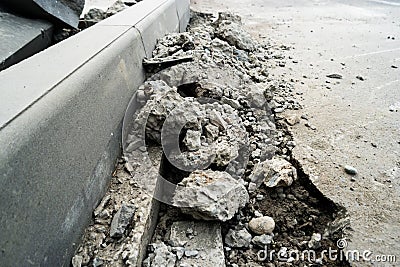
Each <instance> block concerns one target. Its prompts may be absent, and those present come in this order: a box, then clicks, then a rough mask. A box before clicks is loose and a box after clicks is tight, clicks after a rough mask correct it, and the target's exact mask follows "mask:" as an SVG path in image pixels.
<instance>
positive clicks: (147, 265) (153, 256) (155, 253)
mask: <svg viewBox="0 0 400 267" xmlns="http://www.w3.org/2000/svg"><path fill="white" fill-rule="evenodd" d="M150 247H151V250H152V252H151V253H149V256H148V258H146V259H145V260H144V261H143V266H144V267H175V263H176V260H177V259H176V255H175V254H174V253H172V252H171V247H168V246H167V245H165V244H164V243H162V242H160V243H153V244H151V245H150Z"/></svg>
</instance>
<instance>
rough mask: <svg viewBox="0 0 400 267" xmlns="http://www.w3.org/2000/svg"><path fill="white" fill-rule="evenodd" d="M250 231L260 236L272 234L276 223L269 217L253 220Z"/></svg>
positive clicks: (250, 223)
mask: <svg viewBox="0 0 400 267" xmlns="http://www.w3.org/2000/svg"><path fill="white" fill-rule="evenodd" d="M249 229H250V230H251V231H252V232H254V233H256V234H259V235H263V234H271V233H272V232H273V231H274V229H275V221H274V219H273V218H272V217H269V216H263V217H259V218H253V219H251V220H250V222H249Z"/></svg>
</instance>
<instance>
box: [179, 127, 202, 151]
mask: <svg viewBox="0 0 400 267" xmlns="http://www.w3.org/2000/svg"><path fill="white" fill-rule="evenodd" d="M200 137H201V132H200V131H193V130H187V132H186V135H185V138H184V139H183V143H184V144H185V145H186V147H187V149H189V151H196V150H198V149H199V148H200V147H201V140H200Z"/></svg>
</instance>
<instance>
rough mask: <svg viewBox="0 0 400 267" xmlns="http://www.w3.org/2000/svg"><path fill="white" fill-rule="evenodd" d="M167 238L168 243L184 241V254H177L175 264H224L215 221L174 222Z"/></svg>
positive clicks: (219, 234)
mask: <svg viewBox="0 0 400 267" xmlns="http://www.w3.org/2000/svg"><path fill="white" fill-rule="evenodd" d="M188 232H189V233H196V235H190V234H188ZM169 239H170V243H184V248H183V250H184V255H181V256H178V261H177V264H176V266H204V267H215V266H225V256H224V252H223V243H222V236H221V226H220V224H219V223H217V222H201V221H177V222H174V223H173V224H172V226H171V230H170V236H169ZM180 251H181V250H180ZM176 254H177V255H178V252H177V253H176Z"/></svg>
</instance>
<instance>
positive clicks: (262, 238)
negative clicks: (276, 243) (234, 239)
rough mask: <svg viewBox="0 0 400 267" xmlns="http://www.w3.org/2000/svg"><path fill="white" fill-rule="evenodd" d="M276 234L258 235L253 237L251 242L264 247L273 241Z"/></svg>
mask: <svg viewBox="0 0 400 267" xmlns="http://www.w3.org/2000/svg"><path fill="white" fill-rule="evenodd" d="M273 237H274V236H273V235H258V236H255V237H253V239H252V240H251V242H252V243H253V244H254V245H257V246H260V247H264V246H266V245H269V244H271V243H272V238H273Z"/></svg>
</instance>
